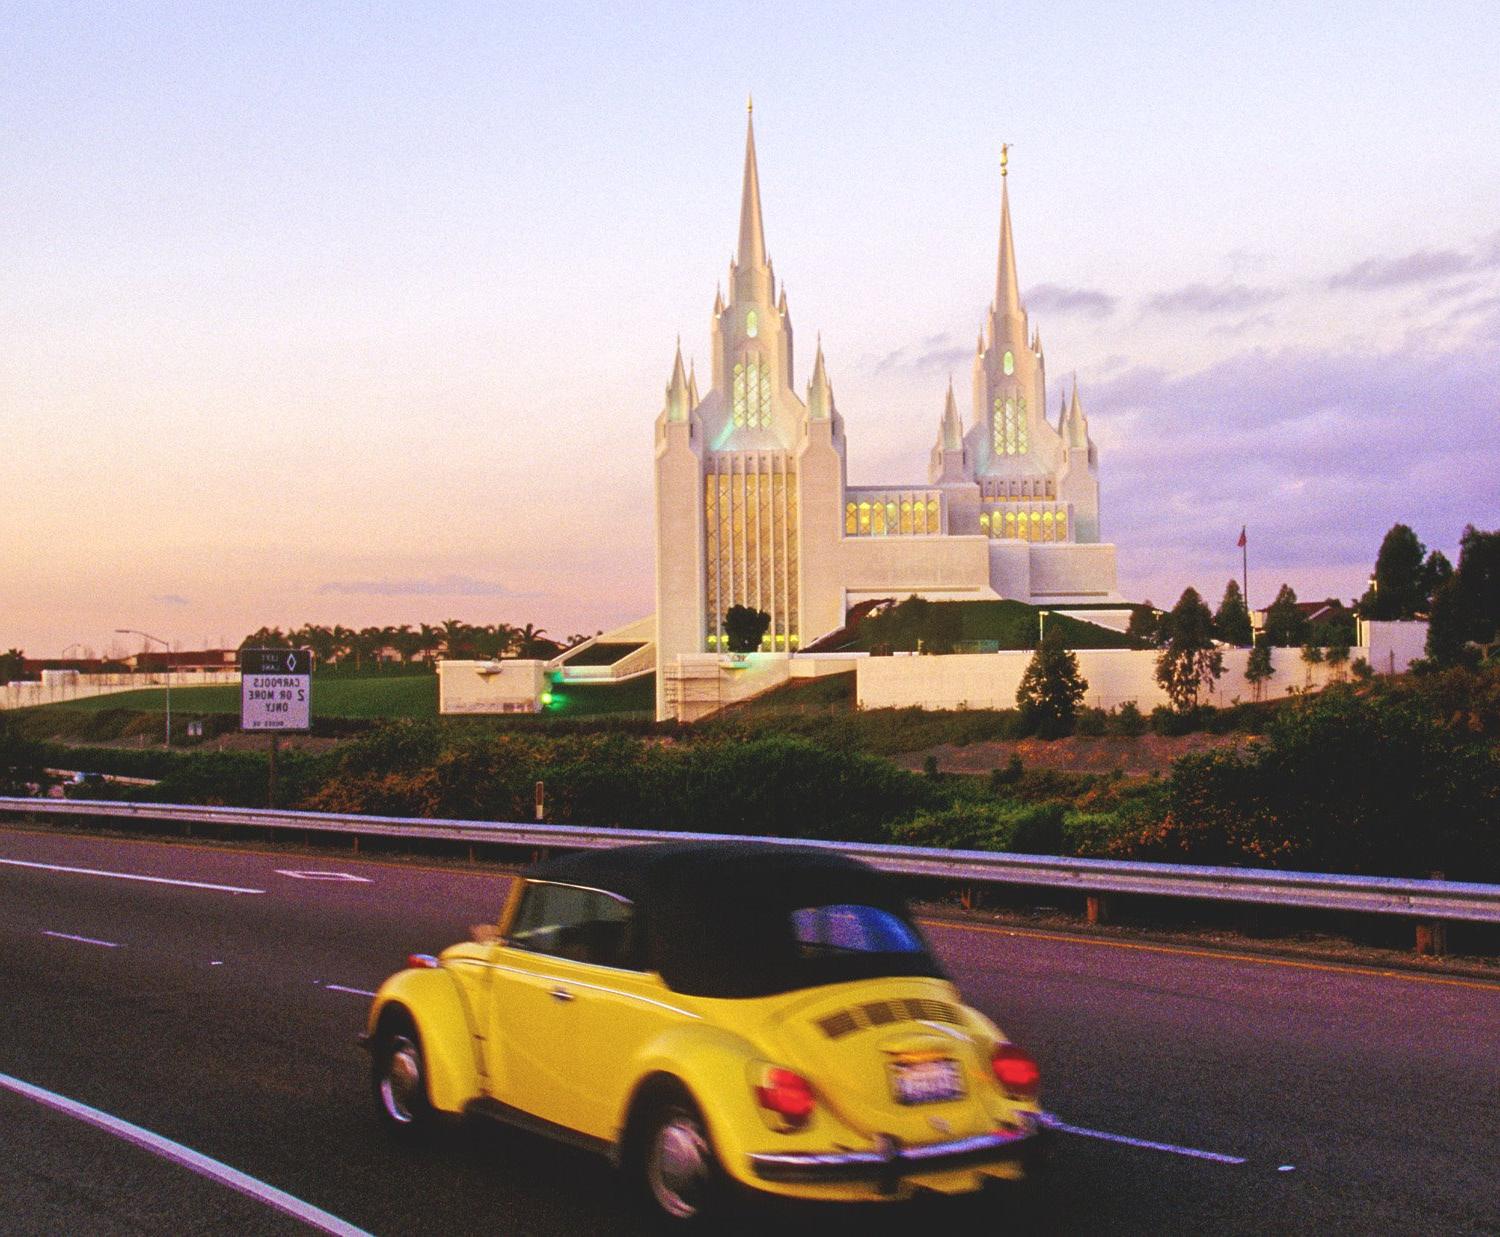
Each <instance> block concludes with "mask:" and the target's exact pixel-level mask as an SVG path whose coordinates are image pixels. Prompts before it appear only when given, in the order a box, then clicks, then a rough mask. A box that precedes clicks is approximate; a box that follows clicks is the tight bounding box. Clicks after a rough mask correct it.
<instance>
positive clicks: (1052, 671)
mask: <svg viewBox="0 0 1500 1237" xmlns="http://www.w3.org/2000/svg"><path fill="white" fill-rule="evenodd" d="M1088 688H1089V685H1088V683H1087V681H1086V680H1085V679H1084V677H1083V676H1082V675H1081V674H1079V673H1078V658H1077V656H1076V655H1075V654H1074V653H1073V650H1072V649H1070V648H1067V647H1066V646H1065V645H1064V644H1063V637H1062V633H1061V632H1059V631H1058V630H1057V629H1056V628H1054V629H1053V630H1052V631H1049V632H1048V633H1047V634H1046V635H1045V636H1043V637H1042V642H1041V643H1040V644H1038V645H1037V646H1036V652H1035V653H1034V654H1033V655H1032V658H1031V661H1030V663H1029V664H1028V665H1027V667H1026V673H1025V674H1023V675H1022V676H1021V686H1020V687H1019V688H1017V689H1016V704H1017V706H1018V707H1019V708H1020V710H1021V718H1022V720H1023V721H1024V722H1025V723H1026V724H1027V725H1028V726H1031V727H1033V728H1034V729H1035V730H1036V733H1037V734H1038V735H1039V736H1040V737H1041V738H1043V739H1060V738H1062V737H1063V736H1064V735H1068V734H1072V733H1073V724H1074V722H1075V721H1076V720H1077V718H1078V706H1079V705H1080V704H1082V703H1083V696H1084V693H1085V692H1086V691H1088Z"/></svg>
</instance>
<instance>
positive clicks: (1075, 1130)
mask: <svg viewBox="0 0 1500 1237" xmlns="http://www.w3.org/2000/svg"><path fill="white" fill-rule="evenodd" d="M1047 1124H1048V1126H1050V1127H1051V1128H1052V1129H1054V1130H1057V1131H1058V1132H1059V1133H1061V1134H1077V1135H1078V1136H1079V1137H1081V1138H1099V1139H1103V1140H1104V1141H1105V1142H1110V1143H1123V1144H1124V1145H1125V1146H1127V1147H1141V1148H1144V1149H1145V1150H1147V1151H1169V1152H1171V1153H1172V1154H1173V1155H1185V1156H1189V1157H1191V1158H1192V1159H1195V1160H1212V1161H1213V1162H1214V1163H1215V1164H1244V1163H1246V1160H1245V1157H1244V1156H1241V1155H1222V1154H1220V1153H1219V1152H1217V1151H1200V1150H1199V1149H1198V1148H1197V1147H1179V1146H1177V1145H1176V1144H1175V1143H1159V1142H1152V1141H1151V1140H1150V1139H1147V1138H1131V1137H1129V1136H1127V1135H1125V1134H1111V1133H1109V1132H1108V1131H1106V1130H1087V1129H1084V1128H1083V1127H1082V1126H1079V1125H1069V1124H1068V1123H1067V1122H1065V1121H1059V1120H1058V1119H1057V1118H1056V1117H1053V1116H1049V1117H1048V1118H1047Z"/></svg>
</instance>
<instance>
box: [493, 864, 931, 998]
mask: <svg viewBox="0 0 1500 1237" xmlns="http://www.w3.org/2000/svg"><path fill="white" fill-rule="evenodd" d="M522 875H523V876H525V877H526V878H528V879H530V880H538V881H555V882H558V883H560V884H566V885H582V886H585V887H587V888H590V889H600V890H603V891H605V892H607V893H613V894H618V895H619V896H620V897H623V898H628V899H629V900H630V901H631V902H632V903H633V904H634V905H635V912H636V920H637V926H638V945H639V949H640V953H641V958H640V961H641V964H642V965H643V966H645V967H646V968H647V969H651V970H655V971H658V972H659V973H660V974H661V977H662V979H663V980H665V981H666V983H667V985H668V986H669V987H671V988H672V989H674V990H675V991H678V992H683V993H688V994H691V995H697V996H710V997H753V996H769V995H772V994H774V993H778V992H788V991H791V990H793V989H797V988H808V987H814V986H816V985H819V984H829V983H841V982H844V981H846V980H851V979H867V978H872V977H875V976H881V975H937V976H941V975H942V973H943V972H942V970H941V968H940V967H939V966H938V964H937V962H936V960H935V959H934V958H933V957H932V956H931V954H930V953H929V952H928V950H927V949H926V948H925V947H924V948H922V949H920V950H918V951H912V952H904V951H903V952H899V953H896V952H893V953H880V952H838V953H831V954H830V953H819V954H816V955H810V954H809V952H808V951H806V950H804V949H802V948H801V947H800V946H799V943H798V942H797V940H796V937H795V935H794V930H793V925H792V918H791V915H792V912H793V911H795V910H798V909H800V908H803V907H818V906H831V905H840V904H853V905H859V906H872V907H876V908H878V909H881V910H885V911H888V912H890V913H891V914H893V915H896V916H897V917H898V918H900V919H901V920H902V921H904V922H905V923H907V924H910V917H909V916H908V915H907V911H906V907H905V904H904V902H903V900H902V899H901V898H900V897H898V896H897V895H896V893H895V891H894V890H893V889H892V888H891V886H890V883H889V882H888V881H887V880H886V878H884V877H883V876H881V874H880V873H879V872H877V871H875V869H873V868H871V867H868V866H867V865H865V864H863V863H860V862H858V861H856V860H854V859H850V858H848V857H846V856H844V855H840V854H837V853H835V852H832V851H827V850H820V849H816V848H814V847H810V846H795V845H785V844H782V843H774V842H706V841H683V842H662V843H655V844H650V845H643V846H620V847H612V848H610V849H607V850H593V851H578V852H575V853H573V854H570V855H565V856H563V857H561V858H558V859H549V860H547V861H546V862H543V863H539V864H535V865H533V866H532V867H530V868H528V869H526V870H525V871H524V872H523V873H522ZM913 933H914V934H915V929H914V928H913ZM918 939H920V936H918Z"/></svg>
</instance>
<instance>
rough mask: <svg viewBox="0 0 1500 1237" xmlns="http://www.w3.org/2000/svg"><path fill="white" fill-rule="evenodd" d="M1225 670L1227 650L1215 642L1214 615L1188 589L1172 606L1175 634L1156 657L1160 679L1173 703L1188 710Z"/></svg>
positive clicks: (1178, 708)
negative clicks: (1224, 652) (1224, 650)
mask: <svg viewBox="0 0 1500 1237" xmlns="http://www.w3.org/2000/svg"><path fill="white" fill-rule="evenodd" d="M1223 673H1224V654H1223V653H1222V652H1221V651H1220V650H1219V648H1218V646H1217V645H1216V644H1215V643H1214V616H1213V615H1212V614H1211V613H1210V612H1209V609H1208V606H1207V605H1205V604H1204V602H1203V598H1201V597H1200V596H1198V590H1197V589H1194V588H1188V589H1184V590H1183V593H1182V596H1181V597H1180V598H1178V600H1177V604H1176V605H1175V606H1173V607H1172V613H1171V637H1170V639H1168V641H1167V645H1166V647H1165V648H1163V649H1162V651H1161V654H1160V655H1159V656H1158V657H1157V659H1156V681H1157V682H1158V683H1160V684H1161V685H1162V687H1163V688H1164V689H1165V690H1166V693H1167V697H1168V699H1170V700H1171V702H1172V707H1173V708H1174V709H1176V710H1177V711H1178V712H1179V713H1188V712H1191V711H1192V710H1193V709H1195V708H1197V707H1198V696H1199V694H1200V693H1201V692H1202V691H1203V689H1204V687H1206V686H1208V685H1210V684H1212V683H1215V682H1217V681H1218V678H1219V676H1220V675H1221V674H1223Z"/></svg>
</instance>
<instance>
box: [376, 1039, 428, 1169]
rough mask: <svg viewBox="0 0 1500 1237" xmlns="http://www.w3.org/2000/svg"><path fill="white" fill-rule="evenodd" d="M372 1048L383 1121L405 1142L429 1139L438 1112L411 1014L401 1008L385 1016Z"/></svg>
mask: <svg viewBox="0 0 1500 1237" xmlns="http://www.w3.org/2000/svg"><path fill="white" fill-rule="evenodd" d="M372 1048H373V1051H372V1053H371V1069H370V1085H371V1089H372V1090H373V1091H374V1093H375V1103H376V1105H377V1107H378V1109H379V1112H380V1117H381V1121H382V1122H383V1124H384V1125H385V1127H386V1129H388V1130H389V1131H390V1132H391V1133H392V1134H393V1135H394V1136H396V1137H397V1138H399V1139H401V1140H403V1141H412V1142H415V1141H419V1140H421V1139H422V1138H425V1137H426V1136H427V1135H429V1134H430V1133H431V1132H432V1129H433V1127H434V1125H435V1124H436V1114H435V1113H434V1112H433V1108H432V1105H431V1103H430V1102H429V1101H428V1099H427V1066H426V1062H425V1061H424V1059H423V1057H422V1043H421V1040H420V1038H419V1037H418V1035H417V1028H416V1025H415V1024H414V1023H413V1022H412V1020H411V1016H410V1015H409V1014H407V1013H405V1012H404V1011H399V1010H398V1011H393V1012H392V1013H391V1014H389V1015H388V1016H387V1017H386V1018H384V1019H382V1021H381V1024H380V1030H379V1031H377V1032H376V1035H375V1042H374V1044H373V1045H372Z"/></svg>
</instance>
